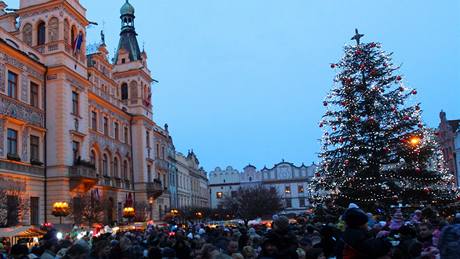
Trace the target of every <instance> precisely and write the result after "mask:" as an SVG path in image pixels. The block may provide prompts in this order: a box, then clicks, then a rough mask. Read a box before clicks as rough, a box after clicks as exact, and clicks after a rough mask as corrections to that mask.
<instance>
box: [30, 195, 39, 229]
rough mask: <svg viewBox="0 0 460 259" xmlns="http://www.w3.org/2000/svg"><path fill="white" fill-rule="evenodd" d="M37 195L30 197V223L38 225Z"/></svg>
mask: <svg viewBox="0 0 460 259" xmlns="http://www.w3.org/2000/svg"><path fill="white" fill-rule="evenodd" d="M39 204H40V198H39V197H30V224H31V225H35V226H38V225H39V223H40V222H39V216H38V215H39V208H40V207H39Z"/></svg>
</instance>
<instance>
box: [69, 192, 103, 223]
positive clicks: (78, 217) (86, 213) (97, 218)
mask: <svg viewBox="0 0 460 259" xmlns="http://www.w3.org/2000/svg"><path fill="white" fill-rule="evenodd" d="M104 203H105V202H104V201H103V200H101V199H100V198H98V197H94V196H93V195H91V194H90V193H85V194H82V195H79V196H76V197H74V198H73V200H72V202H71V206H70V207H71V209H72V213H71V214H72V215H73V217H74V220H75V222H76V223H85V224H88V225H89V226H91V225H92V224H93V223H100V222H102V221H103V220H104Z"/></svg>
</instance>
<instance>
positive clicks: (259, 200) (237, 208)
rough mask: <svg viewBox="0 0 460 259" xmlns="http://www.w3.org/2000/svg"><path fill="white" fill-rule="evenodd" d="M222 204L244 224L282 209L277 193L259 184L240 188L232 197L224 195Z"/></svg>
mask: <svg viewBox="0 0 460 259" xmlns="http://www.w3.org/2000/svg"><path fill="white" fill-rule="evenodd" d="M222 205H223V207H224V208H225V209H226V210H227V211H231V212H232V213H233V214H234V216H236V217H237V218H240V219H242V220H244V222H245V224H246V225H247V224H248V222H249V220H251V219H255V218H258V217H263V216H271V215H273V214H275V213H277V212H279V211H281V210H282V209H283V204H282V201H281V197H280V196H279V195H278V193H277V192H276V191H273V190H270V189H267V188H265V187H263V186H261V185H258V186H255V187H246V188H240V189H239V190H238V192H236V194H235V195H234V196H233V197H231V196H226V197H224V200H223V202H222Z"/></svg>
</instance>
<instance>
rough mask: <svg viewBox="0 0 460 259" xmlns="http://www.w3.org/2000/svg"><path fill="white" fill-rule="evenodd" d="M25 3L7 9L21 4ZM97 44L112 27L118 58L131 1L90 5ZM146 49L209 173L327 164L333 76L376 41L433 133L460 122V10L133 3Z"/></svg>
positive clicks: (186, 142)
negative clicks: (322, 153) (323, 141)
mask: <svg viewBox="0 0 460 259" xmlns="http://www.w3.org/2000/svg"><path fill="white" fill-rule="evenodd" d="M18 2H19V1H7V3H9V4H10V5H11V6H10V7H17V6H18ZM80 2H81V3H82V4H83V5H84V6H85V7H86V8H87V10H88V12H87V17H88V19H89V20H91V21H94V22H98V23H99V26H92V27H89V28H88V29H87V32H88V37H89V38H88V40H89V43H95V42H98V41H99V39H100V37H99V32H100V30H101V29H102V24H103V22H105V35H106V42H107V45H108V49H109V50H110V52H111V53H110V54H111V56H113V52H114V50H115V48H116V47H117V44H118V34H119V31H120V20H119V9H120V7H121V6H122V4H123V3H124V0H97V1H96V0H81V1H80ZM130 2H131V3H132V4H133V5H134V7H135V8H136V21H135V22H136V24H135V25H136V30H137V32H138V34H139V36H138V40H139V43H140V45H141V48H142V45H143V42H145V50H146V51H147V54H148V58H149V59H148V63H149V68H150V70H151V71H152V76H153V77H154V78H155V79H156V80H158V81H159V83H158V84H155V85H154V87H153V103H154V120H155V121H156V122H157V123H158V124H159V125H164V123H168V124H169V129H170V132H171V135H172V136H173V140H174V144H175V146H176V149H177V151H180V152H183V153H186V152H187V150H188V149H191V148H193V150H194V151H195V153H196V154H197V156H198V158H199V160H200V162H201V165H202V166H204V168H205V169H206V170H208V171H209V170H212V169H214V168H215V167H216V166H220V167H224V168H225V167H226V166H228V165H231V166H233V167H235V168H237V169H239V170H241V169H242V168H243V167H244V166H245V165H247V164H248V163H251V164H253V165H255V166H256V167H257V168H259V169H261V168H262V167H263V166H264V165H266V166H267V167H272V166H273V164H276V163H278V162H280V161H281V159H285V160H286V161H290V162H294V163H295V164H296V165H300V164H301V163H302V162H304V163H305V164H311V163H312V162H313V161H315V162H318V158H317V152H318V151H319V142H318V139H319V138H320V137H321V135H322V132H321V130H320V128H318V121H319V120H320V118H321V116H322V115H323V113H324V111H325V110H324V107H323V106H322V101H323V98H324V97H325V95H326V93H327V92H328V91H329V89H330V88H331V86H332V79H333V77H334V71H333V70H332V69H331V68H330V67H329V64H330V63H332V62H336V61H338V60H339V59H340V58H341V56H342V50H343V46H344V45H345V44H351V43H352V42H351V41H350V38H351V36H352V35H353V33H354V29H355V27H357V28H359V31H360V32H361V33H364V34H365V37H364V38H363V41H364V42H368V41H378V42H381V43H382V44H383V49H384V50H386V51H389V52H394V55H393V58H394V63H395V64H402V68H401V73H402V74H403V77H404V80H405V83H406V84H407V85H408V86H410V87H415V88H417V90H418V93H419V94H418V95H417V97H416V98H417V99H416V101H420V102H421V103H422V109H423V110H424V112H423V118H424V120H425V122H426V123H427V124H428V125H429V126H432V127H435V126H437V125H438V123H439V111H440V110H441V109H443V110H445V111H446V112H447V117H448V119H460V107H459V103H460V101H459V100H460V65H459V61H460V30H459V28H460V19H459V10H460V1H456V0H445V1H419V0H410V1H409V0H405V1H399V0H393V1H390V0H388V1H365V0H360V1H358V0H351V1H350V0H348V1H339V0H336V1H332V0H329V1H309V0H284V1H281V0H277V1H274V0H249V1H248V0H222V1H215V0H214V1H213V0H193V1H191V0H154V1H151V0H130Z"/></svg>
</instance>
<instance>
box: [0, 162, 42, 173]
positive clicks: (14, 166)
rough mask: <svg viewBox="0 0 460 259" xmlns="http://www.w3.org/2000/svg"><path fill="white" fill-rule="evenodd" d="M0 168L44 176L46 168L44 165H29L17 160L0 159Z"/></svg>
mask: <svg viewBox="0 0 460 259" xmlns="http://www.w3.org/2000/svg"><path fill="white" fill-rule="evenodd" d="M0 169H2V170H6V171H13V172H21V173H28V174H33V175H36V176H42V177H43V176H45V170H44V167H43V166H35V165H28V164H25V163H21V162H15V161H4V160H0Z"/></svg>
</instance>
